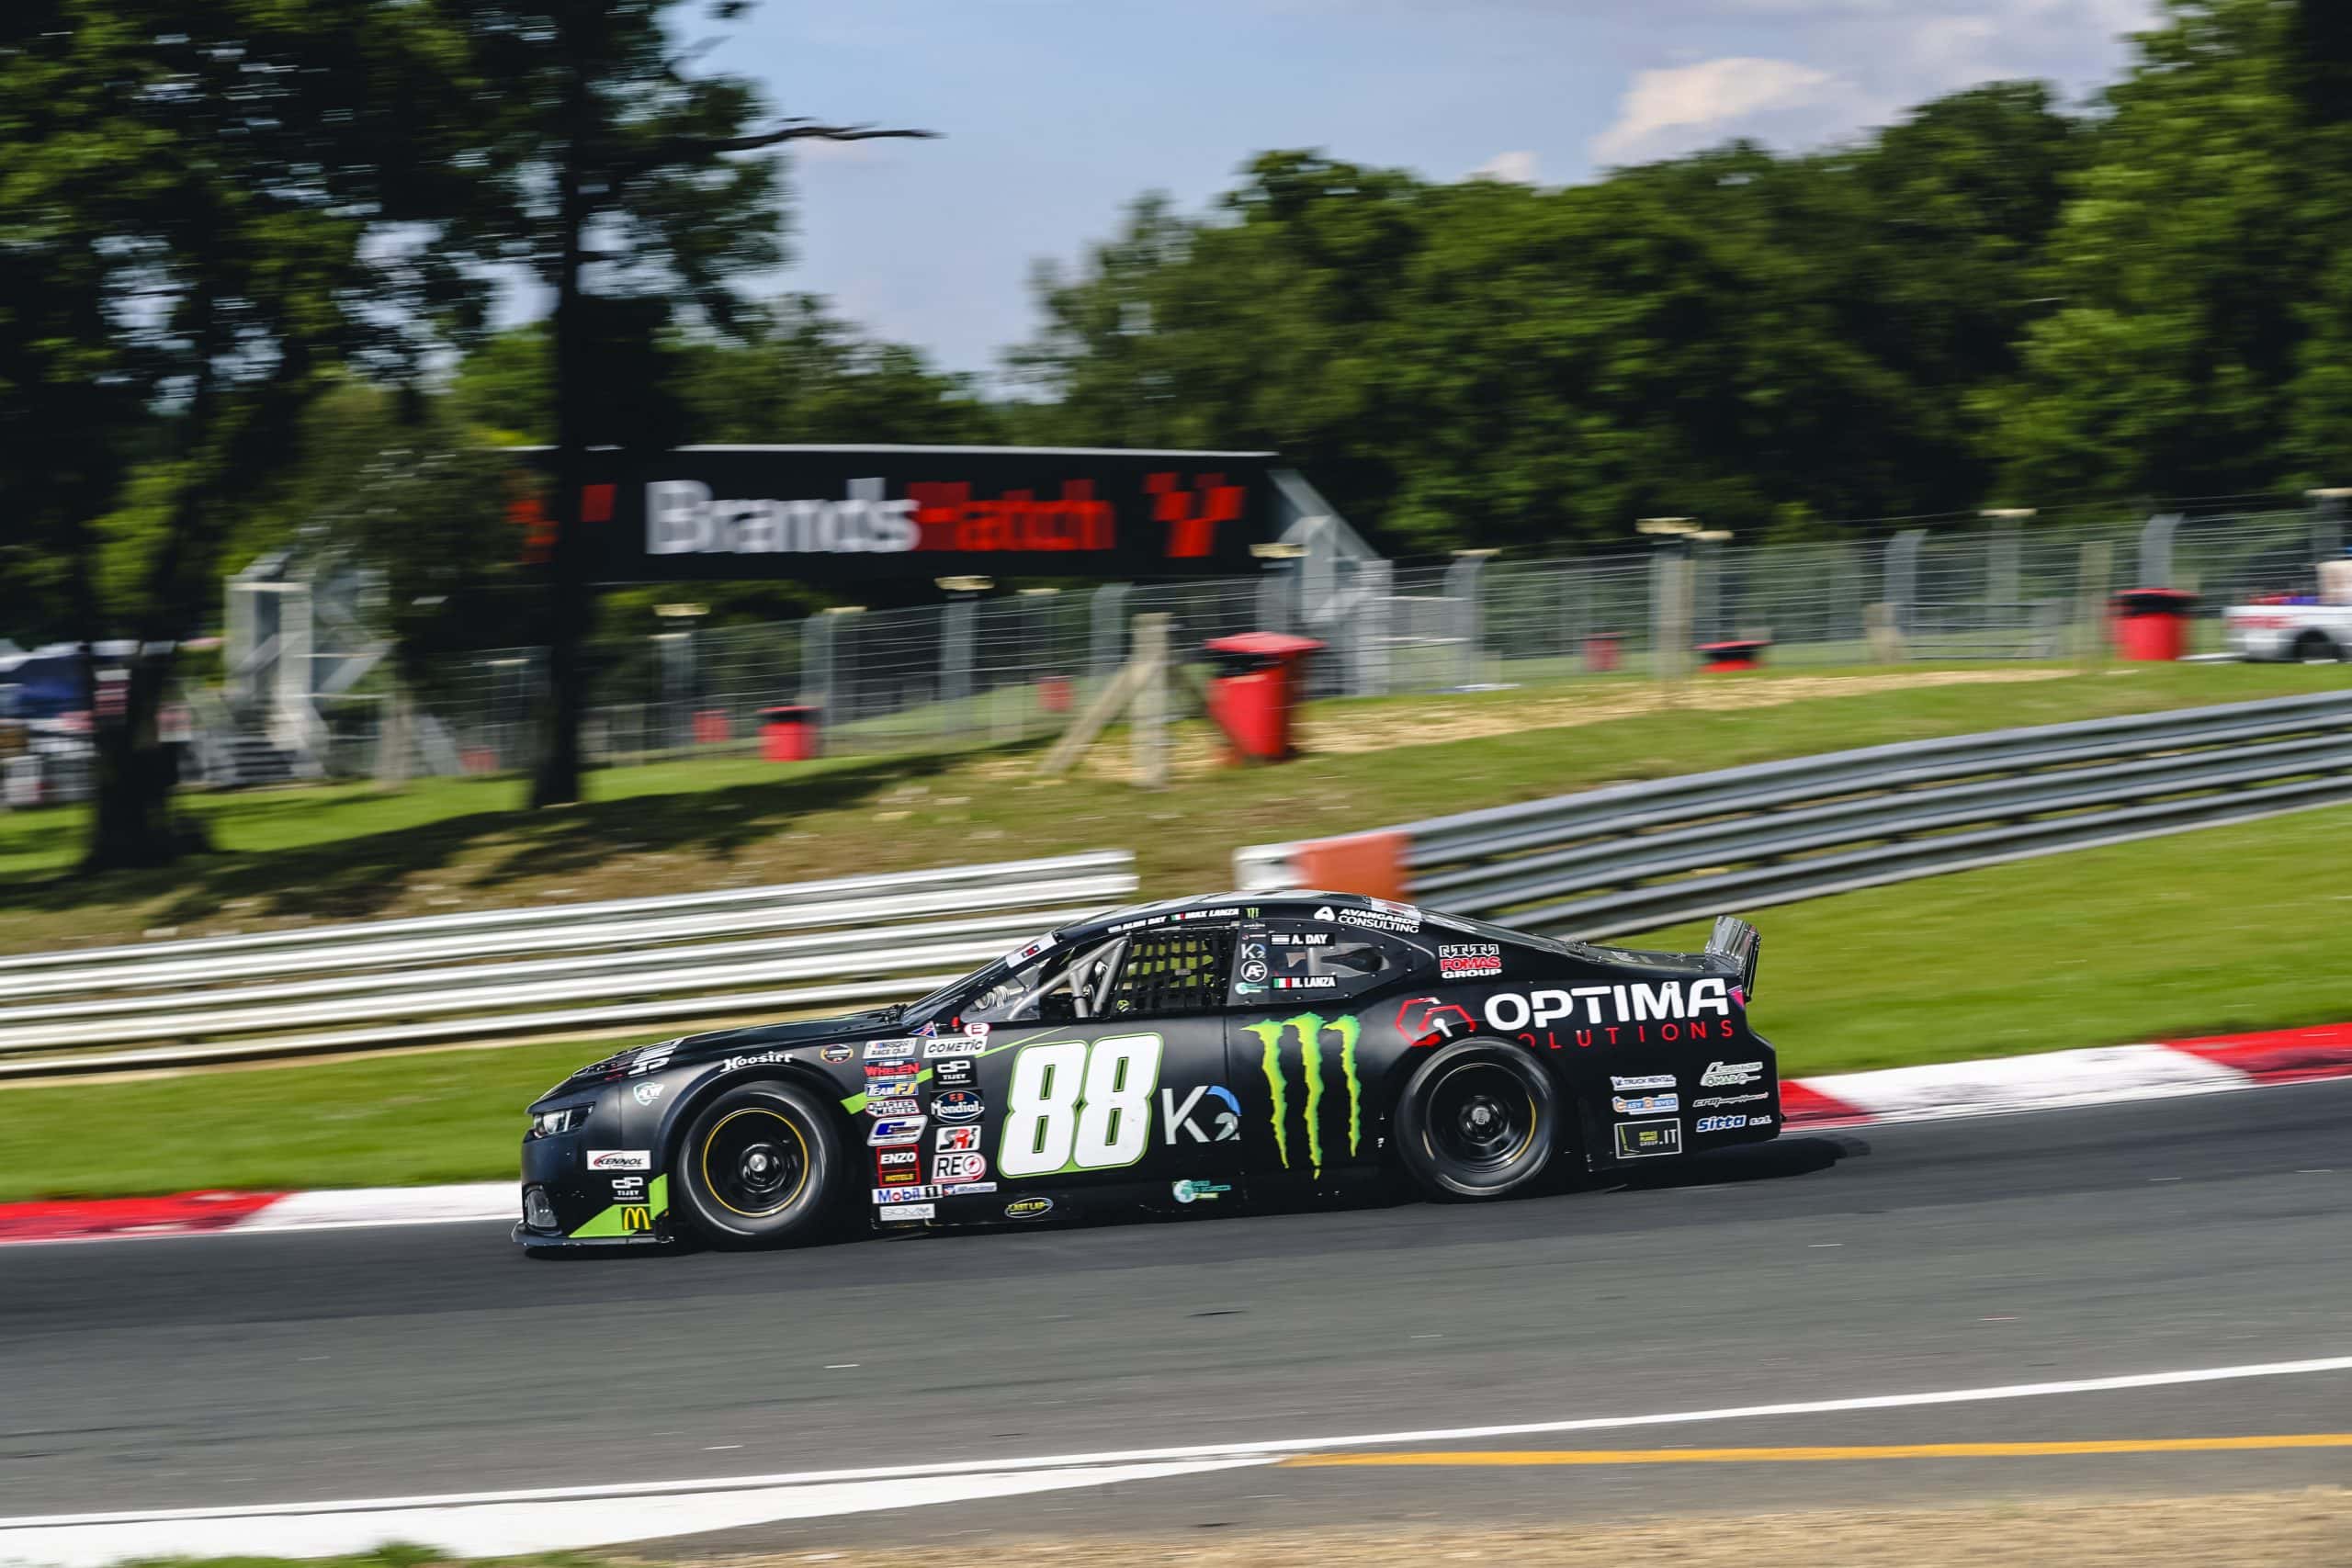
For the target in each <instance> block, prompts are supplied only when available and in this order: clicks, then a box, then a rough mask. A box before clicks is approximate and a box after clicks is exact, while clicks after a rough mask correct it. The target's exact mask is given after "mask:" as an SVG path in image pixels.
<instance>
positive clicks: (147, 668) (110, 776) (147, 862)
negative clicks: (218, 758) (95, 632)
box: [82, 643, 204, 871]
mask: <svg viewBox="0 0 2352 1568" xmlns="http://www.w3.org/2000/svg"><path fill="white" fill-rule="evenodd" d="M82 668H83V671H84V673H85V681H86V682H87V686H88V691H89V694H90V699H91V701H90V718H91V739H92V741H93V742H94V743H95V745H96V774H95V777H94V779H93V781H92V782H93V783H94V784H95V785H96V809H95V811H94V812H93V814H92V818H91V824H90V840H89V848H88V850H87V852H85V854H84V856H83V860H82V869H83V870H84V871H116V870H120V869H124V868H126V867H144V866H157V865H168V864H170V863H172V862H173V861H175V860H176V859H177V858H178V857H179V856H180V855H181V854H182V853H184V852H187V851H190V850H197V849H201V848H203V847H204V835H203V832H202V830H201V829H199V828H198V826H197V825H196V824H194V823H192V822H187V821H182V820H179V819H177V818H175V815H174V813H173V811H172V786H173V785H174V784H176V783H178V781H179V760H178V757H177V756H176V755H175V753H174V752H173V750H171V749H170V748H169V747H167V746H165V745H164V739H163V725H162V716H163V707H164V682H165V681H166V680H167V679H168V678H169V677H170V674H171V668H172V656H171V654H170V653H169V652H162V653H150V652H147V651H145V650H144V649H141V651H139V652H137V653H135V654H133V655H132V656H131V659H130V678H129V679H128V680H126V681H110V682H100V681H99V680H98V679H97V658H96V653H95V652H94V651H93V650H92V649H91V647H90V645H89V644H87V643H85V644H83V645H82Z"/></svg>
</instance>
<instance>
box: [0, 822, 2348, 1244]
mask: <svg viewBox="0 0 2352 1568" xmlns="http://www.w3.org/2000/svg"><path fill="white" fill-rule="evenodd" d="M2346 842H2352V807H2329V808H2326V809H2324V810H2317V811H2306V812H2298V813H2295V814H2293V815H2290V816H2286V817H2274V818H2267V819H2265V820H2263V821H2259V822H2247V823H2240V824H2237V825H2235V826H2232V827H2225V828H2209V829H2200V830H2199V831H2197V832H2193V833H2183V834H2178V835H2176V836H2174V837H2172V838H2166V839H2150V840H2143V841H2141V842H2139V843H2133V844H2120V845H2115V846H2113V847H2110V848H2108V849H2099V850H2081V851H2076V852H2073V853H2070V854H2064V855H2053V856H2051V857H2049V858H2048V859H2044V860H2037V861H2021V862H2018V863H2016V864H2014V865H2006V866H1994V867H1989V868H1987V869H1985V870H1983V871H1973V872H1967V873H1963V874H1960V875H1956V876H1944V877H1937V878H1934V879H1931V880H1929V881H1925V882H1917V883H1912V884H1909V885H1907V886H1894V887H1885V888H1877V889H1872V890H1871V891H1868V892H1862V893H1849V894H1847V895H1845V896H1843V897H1836V898H1823V899H1817V900H1815V901H1814V902H1811V903H1806V904H1794V905H1790V906H1788V907H1787V908H1777V909H1766V910H1762V911H1758V913H1757V915H1756V917H1755V919H1756V921H1757V924H1758V926H1759V928H1760V929H1761V930H1762V931H1763V932H1764V964H1763V969H1762V972H1761V974H1760V976H1758V987H1757V990H1758V997H1757V1002H1756V1008H1755V1012H1754V1017H1755V1020H1756V1023H1757V1026H1758V1028H1759V1029H1760V1030H1762V1032H1764V1034H1765V1035H1766V1036H1767V1037H1768V1038H1769V1039H1770V1040H1771V1041H1773V1043H1775V1044H1777V1045H1778V1046H1779V1047H1780V1051H1781V1068H1782V1070H1783V1071H1784V1072H1786V1073H1788V1074H1790V1075H1792V1076H1799V1077H1804V1076H1814V1075H1818V1074H1822V1073H1830V1072H1842V1071H1850V1070H1854V1069H1857V1068H1863V1067H1877V1066H1900V1065H1904V1064H1906V1063H1915V1062H1933V1061H1950V1060H1957V1059H1960V1058H1964V1057H1973V1056H1996V1055H2014V1054H2017V1053H2020V1052H2029V1051H2054V1050H2060V1049H2064V1048H2067V1047H2070V1046H2082V1045H2106V1044H2114V1043H2122V1042H2128V1041H2134V1040H2148V1039H2155V1038H2162V1037H2165V1036H2174V1037H2178V1036H2183V1035H2195V1034H2207V1033H2222V1032H2230V1031H2233V1030H2240V1029H2267V1028H2284V1027H2289V1026H2292V1025H2295V1024H2301V1023H2320V1022H2335V1021H2341V1020H2343V1019H2345V1018H2346V1017H2352V991H2348V990H2347V988H2346V983H2345V976H2346V974H2347V973H2352V925H2347V924H2346V919H2345V918H2344V916H2343V915H2342V914H2340V913H2331V912H2330V911H2331V910H2335V909H2337V908H2340V906H2341V901H2342V900H2343V899H2344V898H2346V897H2352V887H2347V886H2346V885H2345V884H2344V883H2343V882H2342V880H2341V879H2340V878H2339V879H2336V880H2334V881H2329V880H2327V879H2324V878H2319V879H2315V878H2314V875H2313V873H2314V871H2315V870H2316V868H2317V867H2318V865H2319V861H2320V852H2321V851H2323V850H2324V849H2327V848H2328V847H2330V846H2336V847H2337V849H2336V852H2335V864H2336V865H2337V866H2338V867H2339V868H2340V867H2341V866H2342V865H2343V864H2344V857H2343V855H2342V852H2341V850H2340V846H2342V845H2343V844H2345V843H2346ZM1705 934H1706V933H1705V931H1704V928H1703V927H1701V926H1697V925H1691V926H1681V927H1677V928H1675V929H1673V930H1671V931H1663V932H1657V933H1653V934H1651V935H1650V936H1647V937H1644V938H1640V939H1637V940H1638V941H1639V942H1641V943H1643V944H1645V945H1654V946H1661V947H1696V946H1698V945H1701V944H1702V942H1704V940H1705ZM608 1049H610V1046H609V1045H607V1044H598V1045H582V1044H576V1043H557V1044H538V1045H517V1046H510V1047H506V1048H504V1049H487V1048H476V1049H467V1050H453V1051H433V1052H415V1053H411V1054H409V1055H395V1056H382V1057H375V1058H369V1059H365V1060H357V1061H347V1062H335V1063H329V1064H323V1065H317V1066H288V1067H268V1066H257V1067H251V1068H242V1069H237V1070H232V1071H219V1072H209V1073H197V1074H189V1075H186V1076H178V1077H151V1078H142V1079H134V1080H127V1081H125V1080H117V1081H107V1082H85V1083H60V1084H27V1085H23V1086H20V1087H16V1088H10V1089H0V1200H6V1199H21V1198H30V1197H66V1196H84V1195H101V1194H116V1193H136V1192H169V1191H179V1190H187V1189H191V1188H210V1187H246V1188H277V1187H294V1188H301V1187H354V1186H399V1185H408V1184H415V1183H426V1182H435V1181H463V1180H476V1179H503V1178H508V1177H511V1176H512V1175H513V1174H514V1171H515V1145H516V1142H517V1140H518V1139H519V1138H520V1137H521V1135H522V1116H521V1112H522V1109H523V1107H524V1105H525V1104H526V1103H527V1102H528V1101H529V1100H530V1099H531V1098H532V1097H533V1096H534V1095H536V1094H537V1093H538V1092H539V1091H540V1090H542V1089H546V1088H547V1087H548V1085H549V1084H552V1083H554V1082H556V1081H557V1080H558V1079H559V1078H560V1077H562V1076H563V1075H564V1074H565V1073H567V1072H569V1071H570V1070H571V1068H573V1067H575V1066H579V1065H580V1064H581V1063H582V1062H584V1061H588V1060H591V1059H593V1058H594V1057H595V1056H597V1055H603V1054H604V1053H605V1051H607V1050H608Z"/></svg>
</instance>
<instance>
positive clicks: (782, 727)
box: [760, 703, 821, 762]
mask: <svg viewBox="0 0 2352 1568" xmlns="http://www.w3.org/2000/svg"><path fill="white" fill-rule="evenodd" d="M819 718H820V713H819V710H818V709H816V708H814V707H810V706H807V705H802V704H798V703H790V704H786V705H783V706H781V707H772V708H762V709H761V710H760V756H761V757H762V759H763V760H764V761H770V762H806V761H809V759H810V758H812V757H814V756H816V755H817V750H818V745H819V741H820V739H821V730H820V727H819V724H818V719H819Z"/></svg>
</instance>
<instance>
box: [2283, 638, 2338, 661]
mask: <svg viewBox="0 0 2352 1568" xmlns="http://www.w3.org/2000/svg"><path fill="white" fill-rule="evenodd" d="M2293 657H2294V658H2295V659H2296V660H2300V661H2301V662H2302V663H2305V664H2326V663H2332V662H2334V661H2335V660H2339V659H2342V658H2343V657H2344V650H2343V649H2340V648H2337V647H2336V646H2335V638H2333V637H2329V636H2328V635H2327V634H2326V633H2325V632H2323V631H2307V632H2305V633H2303V635H2302V636H2301V637H2297V638H2296V639H2295V649H2294V654H2293Z"/></svg>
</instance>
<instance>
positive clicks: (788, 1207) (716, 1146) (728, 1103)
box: [673, 1083, 850, 1247]
mask: <svg viewBox="0 0 2352 1568" xmlns="http://www.w3.org/2000/svg"><path fill="white" fill-rule="evenodd" d="M673 1169H675V1170H676V1171H677V1173H678V1179H677V1200H676V1201H677V1203H678V1207H679V1211H680V1213H681V1216H682V1217H683V1218H684V1220H685V1222H686V1224H687V1227H688V1228H689V1230H690V1231H691V1232H692V1233H693V1234H694V1235H697V1236H699V1237H701V1238H702V1239H703V1240H705V1241H707V1242H709V1243H710V1244H711V1245H713V1246H715V1247H789V1246H794V1245H797V1244H801V1243H806V1242H810V1241H817V1240H820V1239H823V1238H824V1237H825V1236H826V1235H829V1234H830V1233H831V1230H832V1229H833V1226H834V1224H835V1222H836V1221H837V1220H838V1219H839V1218H840V1216H841V1213H842V1192H843V1184H844V1183H845V1182H846V1181H847V1180H848V1179H849V1178H850V1170H849V1162H848V1158H847V1156H845V1155H844V1154H843V1153H842V1138H841V1133H840V1131H839V1130H838V1129H837V1128H836V1127H835V1125H834V1118H833V1117H832V1115H831V1112H829V1111H827V1109H826V1107H825V1105H824V1104H823V1102H822V1101H820V1100H818V1099H817V1097H816V1096H814V1095H812V1094H810V1093H809V1091H808V1090H807V1089H802V1088H800V1087H799V1086H798V1085H797V1084H789V1083H747V1084H741V1085H738V1086H737V1087H735V1088H733V1089H729V1090H728V1091H727V1092H726V1093H724V1094H722V1095H720V1096H718V1098H717V1099H716V1100H712V1101H711V1102H710V1103H709V1104H707V1105H706V1106H704V1107H703V1108H702V1109H701V1110H700V1111H697V1112H695V1117H694V1120H693V1121H691V1122H688V1123H687V1124H686V1131H685V1134H684V1136H683V1137H681V1138H680V1139H679V1140H678V1149H677V1158H676V1160H675V1162H674V1163H673Z"/></svg>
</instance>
